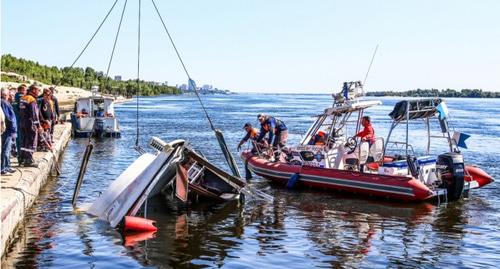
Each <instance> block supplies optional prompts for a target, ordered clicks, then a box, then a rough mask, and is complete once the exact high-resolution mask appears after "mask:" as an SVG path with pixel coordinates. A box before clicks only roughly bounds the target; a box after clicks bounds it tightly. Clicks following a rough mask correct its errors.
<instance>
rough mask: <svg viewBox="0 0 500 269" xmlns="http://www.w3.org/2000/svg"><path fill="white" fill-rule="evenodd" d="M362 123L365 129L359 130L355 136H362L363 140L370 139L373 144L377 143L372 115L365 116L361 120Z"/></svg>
mask: <svg viewBox="0 0 500 269" xmlns="http://www.w3.org/2000/svg"><path fill="white" fill-rule="evenodd" d="M361 125H363V130H362V131H360V132H358V133H357V134H356V135H355V136H356V137H360V138H361V141H368V142H369V143H370V146H371V145H372V144H373V143H375V130H373V127H372V122H371V119H370V117H368V116H364V117H363V119H362V120H361Z"/></svg>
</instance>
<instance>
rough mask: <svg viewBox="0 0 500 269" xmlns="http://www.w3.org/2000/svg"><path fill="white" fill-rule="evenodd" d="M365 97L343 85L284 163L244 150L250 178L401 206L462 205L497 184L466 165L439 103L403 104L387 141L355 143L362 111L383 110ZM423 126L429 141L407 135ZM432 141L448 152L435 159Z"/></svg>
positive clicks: (357, 85)
mask: <svg viewBox="0 0 500 269" xmlns="http://www.w3.org/2000/svg"><path fill="white" fill-rule="evenodd" d="M363 95H364V93H363V86H362V84H361V82H359V81H357V82H346V83H344V87H343V90H342V91H341V92H340V93H339V94H336V95H334V96H333V97H334V102H333V105H332V106H331V107H328V108H326V109H325V110H324V111H323V112H322V113H321V114H319V115H317V116H315V117H316V120H315V121H314V123H313V124H312V126H311V127H310V128H309V130H308V131H307V132H306V134H305V136H304V138H303V139H302V141H300V143H299V145H297V146H292V147H289V148H284V149H283V150H282V152H281V155H280V158H279V160H273V159H274V158H273V156H274V155H273V154H272V150H271V149H267V150H259V149H258V147H254V149H253V150H246V151H244V152H243V153H242V154H241V157H242V159H243V161H244V162H245V166H246V170H247V173H249V172H253V173H255V174H257V175H259V176H262V177H264V178H266V179H268V180H270V181H272V182H277V183H279V184H283V185H285V184H286V185H287V186H288V187H294V186H298V187H299V186H306V187H312V188H319V189H325V190H331V191H340V192H348V193H357V194H363V195H366V196H375V197H384V198H389V199H396V200H401V201H424V200H430V199H440V200H441V199H442V200H443V201H445V200H447V201H450V200H457V199H459V198H460V197H462V196H463V195H464V194H466V193H467V192H468V191H469V190H470V189H476V188H480V187H483V186H485V185H487V184H489V183H491V182H492V181H493V178H492V177H491V176H490V175H488V174H487V173H486V172H484V171H483V170H482V169H480V168H479V167H476V166H474V165H471V164H467V163H465V162H464V158H463V153H462V152H461V151H460V150H459V147H458V146H459V144H460V142H459V139H457V138H456V137H457V136H456V134H457V133H454V134H452V132H451V131H450V129H449V127H448V121H447V115H445V114H446V111H447V108H446V104H445V102H444V100H443V99H441V98H429V99H409V100H403V101H400V102H398V103H397V104H396V105H395V107H394V109H393V111H392V112H391V113H390V114H389V116H390V118H391V121H392V124H391V128H390V131H389V135H388V137H387V138H386V139H385V140H384V138H382V137H377V138H375V141H374V142H373V143H370V142H367V141H358V139H356V138H355V136H354V135H355V134H357V133H358V131H359V130H360V127H361V120H362V117H363V113H364V111H365V110H366V109H369V108H371V107H374V106H377V105H380V104H381V102H380V101H367V100H362V99H361V98H360V97H362V96H363ZM353 118H354V119H353ZM431 121H433V122H435V121H437V122H438V125H439V126H440V130H439V131H438V132H437V134H431V129H430V128H431V124H430V122H431ZM418 122H423V123H424V125H425V126H426V130H425V132H426V133H427V137H420V136H421V135H420V134H421V133H422V132H418V134H415V133H417V132H413V131H414V130H410V128H409V125H410V123H411V124H412V127H413V124H416V123H418ZM398 126H403V127H404V128H405V134H406V139H405V140H404V141H402V142H401V141H394V139H393V138H392V137H391V134H394V133H393V131H394V130H395V129H396V128H397V127H398ZM433 126H436V124H434V125H433ZM320 131H321V132H322V133H323V134H326V142H325V143H324V145H314V144H313V143H311V140H312V139H313V137H314V136H315V135H316V134H318V132H320ZM412 134H413V135H412ZM458 134H460V133H458ZM410 138H411V139H417V140H427V148H426V150H425V151H421V152H420V151H416V150H414V149H413V146H412V145H411V144H410V141H409V139H410ZM431 138H436V139H444V140H445V141H446V144H447V145H448V152H444V153H441V154H438V155H433V154H432V153H431V152H430V150H431ZM311 144H313V145H311Z"/></svg>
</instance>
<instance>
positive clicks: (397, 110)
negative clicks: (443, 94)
mask: <svg viewBox="0 0 500 269" xmlns="http://www.w3.org/2000/svg"><path fill="white" fill-rule="evenodd" d="M441 102H443V100H442V99H441V98H425V99H413V100H402V101H399V102H397V103H396V105H394V109H393V110H392V112H391V113H389V116H390V117H391V119H393V120H394V121H401V120H406V118H407V116H408V119H409V120H414V119H425V118H430V117H433V116H434V115H435V114H436V112H437V106H438V105H439V104H441Z"/></svg>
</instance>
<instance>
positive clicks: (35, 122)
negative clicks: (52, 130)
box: [19, 85, 43, 167]
mask: <svg viewBox="0 0 500 269" xmlns="http://www.w3.org/2000/svg"><path fill="white" fill-rule="evenodd" d="M39 93H40V88H38V86H36V85H31V86H30V87H29V89H28V93H27V94H26V95H24V96H23V97H21V100H20V101H19V114H20V115H19V116H20V117H19V118H20V124H19V125H20V127H21V136H22V141H21V151H20V154H19V155H20V164H23V165H24V166H26V167H38V164H36V163H35V160H34V159H33V153H34V152H35V151H36V146H37V140H38V133H41V132H43V128H42V126H41V124H40V119H39V114H40V111H39V109H38V104H37V97H38V95H39Z"/></svg>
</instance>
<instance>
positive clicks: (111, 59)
mask: <svg viewBox="0 0 500 269" xmlns="http://www.w3.org/2000/svg"><path fill="white" fill-rule="evenodd" d="M127 1H128V0H125V4H123V10H122V15H121V17H120V23H118V30H117V31H116V36H115V42H114V43H113V50H112V51H111V56H110V57H109V63H108V68H107V69H106V79H107V82H109V77H108V75H109V69H110V68H111V62H112V61H113V56H114V54H115V48H116V42H117V41H118V36H119V35H120V29H121V27H122V21H123V14H125V8H126V7H127Z"/></svg>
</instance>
